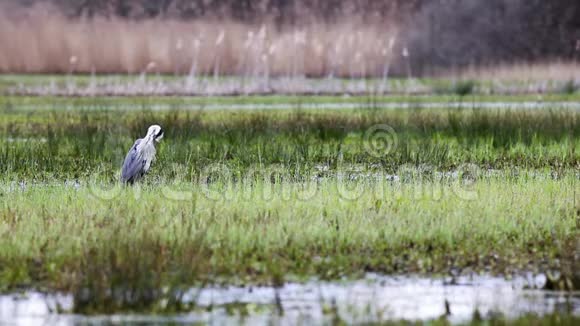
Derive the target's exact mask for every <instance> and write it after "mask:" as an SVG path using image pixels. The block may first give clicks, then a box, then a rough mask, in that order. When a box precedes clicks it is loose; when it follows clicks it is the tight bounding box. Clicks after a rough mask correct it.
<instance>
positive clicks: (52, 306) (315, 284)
mask: <svg viewBox="0 0 580 326" xmlns="http://www.w3.org/2000/svg"><path fill="white" fill-rule="evenodd" d="M545 280H546V278H545V276H543V275H538V276H533V275H531V274H530V275H528V276H527V277H517V278H515V279H512V280H505V279H503V278H498V277H490V276H470V277H459V278H457V279H455V280H451V279H450V278H446V279H430V278H421V277H415V276H400V277H386V276H379V275H373V274H369V275H367V276H366V277H365V278H364V279H360V280H354V281H333V282H320V281H310V282H307V283H288V284H286V285H284V286H282V287H280V288H273V287H266V286H258V287H237V286H229V287H206V288H202V289H191V290H190V291H188V292H187V293H186V294H185V296H184V297H183V301H184V302H194V303H195V304H196V306H197V308H196V309H194V311H192V312H189V313H185V314H179V315H172V316H152V315H123V314H119V315H111V316H81V315H73V314H66V313H65V314H59V315H57V314H55V313H53V312H52V311H55V310H56V307H57V305H59V306H60V307H61V308H62V309H64V310H65V311H66V310H68V311H70V310H71V309H72V301H73V300H72V297H71V296H69V295H63V294H58V295H55V294H48V295H45V294H41V293H39V292H26V293H24V294H12V295H3V296H0V320H3V321H4V322H6V323H8V324H12V325H30V324H41V323H43V324H59V325H72V324H78V323H97V324H98V323H105V322H153V323H164V322H188V323H190V322H207V323H212V324H228V323H239V322H247V323H249V324H259V325H263V324H271V323H274V324H284V325H294V324H321V323H329V322H330V321H331V320H332V319H333V318H336V317H339V318H340V319H342V320H343V321H345V322H348V323H360V322H369V321H381V320H383V321H384V320H402V319H405V320H414V321H421V320H431V319H436V318H439V317H441V316H443V315H445V314H446V311H447V310H446V306H447V307H448V312H449V313H450V314H449V315H448V317H447V318H448V319H449V320H450V321H451V322H454V323H456V322H463V321H468V320H470V319H471V318H472V317H473V313H474V312H475V311H476V310H477V311H479V313H480V314H481V315H482V316H483V317H484V318H485V317H486V316H487V317H489V316H491V315H495V314H502V315H504V316H506V317H508V318H515V317H518V316H521V315H523V314H526V313H535V314H538V315H543V314H549V313H554V312H566V313H572V314H574V315H580V292H572V293H570V292H567V293H566V292H553V291H544V290H540V288H542V287H543V285H544V284H545Z"/></svg>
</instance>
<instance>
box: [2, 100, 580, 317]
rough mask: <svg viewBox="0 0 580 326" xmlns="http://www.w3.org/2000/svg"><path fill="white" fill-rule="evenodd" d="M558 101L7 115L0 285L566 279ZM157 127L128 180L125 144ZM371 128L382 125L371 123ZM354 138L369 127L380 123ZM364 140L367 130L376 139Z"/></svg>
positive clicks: (569, 205)
mask: <svg viewBox="0 0 580 326" xmlns="http://www.w3.org/2000/svg"><path fill="white" fill-rule="evenodd" d="M578 119H579V115H578V113H577V111H574V110H566V109H560V110H546V111H545V110H477V109H473V110H471V109H469V110H468V109H465V110H463V109H448V110H432V109H422V108H419V107H418V108H416V109H410V110H381V109H378V108H376V107H373V105H372V102H369V103H367V104H365V105H361V108H359V109H357V110H349V111H333V110H311V111H308V110H303V109H300V108H296V109H294V110H281V111H259V110H256V111H247V112H240V111H215V112H204V111H188V110H177V109H176V110H169V111H153V110H145V109H144V110H138V111H123V110H118V111H116V110H111V109H110V108H107V107H105V106H104V107H103V110H82V109H79V110H63V109H58V108H56V107H55V108H54V109H49V110H33V111H27V110H20V109H18V108H13V107H4V109H3V112H2V116H1V120H0V138H1V139H2V140H1V142H2V145H1V147H0V171H1V173H2V177H1V180H0V205H1V207H2V208H1V209H0V290H9V289H16V288H22V287H23V288H30V287H34V288H40V289H45V290H51V291H52V290H62V291H65V292H68V293H73V296H74V309H75V312H79V313H112V312H115V311H154V312H175V311H183V310H188V309H191V308H192V307H190V306H183V305H182V304H181V302H180V295H182V293H183V290H184V289H185V288H189V287H190V286H192V285H196V284H197V285H203V284H206V283H227V284H249V283H268V284H273V285H279V284H282V283H283V282H285V281H287V280H300V279H304V278H308V277H312V276H315V277H318V278H321V279H338V278H342V277H351V276H357V275H361V273H364V272H369V271H373V272H381V273H447V272H449V271H450V270H451V269H453V270H466V271H492V272H497V273H505V274H510V273H512V272H517V271H521V270H529V269H532V270H534V271H538V272H543V271H547V270H550V271H551V270H555V271H558V273H559V275H561V276H559V277H558V279H554V280H553V282H552V281H551V283H549V284H551V286H553V287H554V288H556V289H567V290H569V289H576V288H578V286H579V285H578V284H579V281H578V274H577V271H578V270H579V269H578V268H577V259H576V258H575V257H577V252H578V213H577V211H578V207H580V206H578V203H579V202H580V201H579V200H578V195H577V194H580V189H578V173H577V170H578V167H579V155H578V153H579V151H580V143H579V139H580V123H579V122H580V121H579V120H578ZM152 123H158V124H160V125H162V126H163V127H164V129H165V130H166V137H165V139H164V140H163V142H162V143H161V144H160V146H159V149H158V160H157V161H156V162H155V164H154V166H153V169H152V170H151V172H150V173H149V174H148V175H147V177H146V178H145V180H144V182H143V183H141V184H139V185H138V186H137V187H126V188H123V187H120V186H119V184H118V182H117V178H118V171H119V166H120V164H121V162H122V160H123V158H124V156H125V153H126V151H127V150H128V148H129V147H130V146H131V144H132V143H133V141H134V139H135V138H137V137H139V136H142V135H143V133H144V132H145V131H146V129H147V127H148V126H149V125H150V124H152ZM385 126H388V128H387V127H385ZM369 131H377V132H378V134H376V135H375V134H374V133H370V132H369ZM375 136H376V137H377V138H374V137H375Z"/></svg>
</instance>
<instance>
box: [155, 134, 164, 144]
mask: <svg viewBox="0 0 580 326" xmlns="http://www.w3.org/2000/svg"><path fill="white" fill-rule="evenodd" d="M161 139H163V132H161V133H159V134H158V135H157V137H155V141H156V142H159V141H160V140H161Z"/></svg>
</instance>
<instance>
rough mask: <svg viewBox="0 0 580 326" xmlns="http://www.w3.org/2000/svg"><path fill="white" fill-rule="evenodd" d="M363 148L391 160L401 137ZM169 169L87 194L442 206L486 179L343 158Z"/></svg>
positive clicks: (95, 185)
mask: <svg viewBox="0 0 580 326" xmlns="http://www.w3.org/2000/svg"><path fill="white" fill-rule="evenodd" d="M361 146H362V147H363V148H364V150H365V152H366V153H367V154H368V155H370V156H372V157H374V158H381V159H385V160H388V159H389V155H392V154H393V153H395V152H396V151H397V147H398V136H397V133H396V132H395V130H394V129H393V128H392V127H390V126H388V125H385V124H380V125H374V126H372V127H370V128H368V129H367V130H366V132H365V133H364V136H363V142H362V144H361ZM159 168H160V167H159ZM167 168H168V169H170V171H166V172H169V173H168V174H169V175H171V176H172V179H171V181H170V182H163V181H162V182H158V183H155V182H153V183H151V182H149V185H148V186H141V185H140V184H136V185H134V186H124V185H121V184H119V183H116V184H113V185H111V184H110V182H109V183H107V182H100V181H99V180H102V178H98V177H95V178H92V179H91V181H90V182H89V191H90V194H91V195H92V196H93V197H95V198H98V199H100V200H114V199H116V198H119V197H120V196H121V195H125V194H126V193H127V192H130V193H132V195H133V196H134V197H135V198H140V197H141V196H142V195H143V192H144V189H143V188H145V187H149V186H151V187H156V188H157V190H158V192H159V196H161V197H163V198H165V199H167V200H172V201H191V200H195V199H196V198H199V197H200V196H201V197H203V198H205V199H207V200H210V201H216V202H219V201H223V202H232V201H236V200H242V201H248V202H251V201H265V202H268V201H273V200H283V201H309V200H312V199H315V198H323V197H329V196H337V198H338V199H340V200H342V201H357V200H360V199H362V198H365V197H368V196H372V198H373V199H386V198H387V197H395V198H411V199H413V200H424V199H428V200H435V201H439V200H442V199H444V198H452V197H455V198H457V199H460V200H476V199H477V198H478V193H477V188H476V183H477V180H478V179H479V178H481V176H482V172H481V170H480V168H479V167H478V166H477V165H474V164H464V165H461V166H459V167H458V168H457V169H455V170H453V171H442V172H439V171H437V169H436V168H435V167H432V166H429V165H425V164H423V165H419V166H417V165H413V164H404V165H401V166H400V167H399V168H398V169H397V170H396V171H394V172H391V173H388V172H387V171H386V170H385V169H384V168H382V166H381V165H370V164H366V165H365V164H345V163H344V162H342V159H339V162H337V164H336V166H334V167H333V168H331V167H330V166H329V165H317V166H310V167H304V168H302V169H300V170H298V171H297V169H296V167H294V166H293V167H290V166H285V165H283V164H270V165H263V164H254V165H250V166H249V167H247V168H244V169H233V168H232V167H230V166H228V165H227V164H224V163H214V164H209V165H207V166H204V167H203V168H202V169H201V170H199V172H198V173H196V174H195V176H194V177H187V175H188V173H187V172H188V171H189V169H191V167H188V166H185V165H181V164H177V163H174V164H172V165H171V166H169V167H167ZM189 175H191V173H190V174H189ZM184 180H189V181H187V182H186V181H184Z"/></svg>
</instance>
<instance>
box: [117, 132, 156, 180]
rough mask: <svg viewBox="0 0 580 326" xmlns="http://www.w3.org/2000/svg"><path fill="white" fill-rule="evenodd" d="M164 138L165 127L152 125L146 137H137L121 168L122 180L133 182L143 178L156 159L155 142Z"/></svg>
mask: <svg viewBox="0 0 580 326" xmlns="http://www.w3.org/2000/svg"><path fill="white" fill-rule="evenodd" d="M162 138H163V128H161V127H160V126H158V125H152V126H151V127H149V129H148V130H147V135H145V137H144V138H140V139H137V140H136V141H135V143H134V144H133V146H132V147H131V149H130V150H129V153H127V156H126V157H125V162H124V163H123V168H122V169H121V182H122V183H125V184H133V183H134V182H135V181H137V180H139V179H141V177H143V175H145V173H147V171H148V170H149V168H150V167H151V162H153V160H155V153H156V150H155V143H156V142H159V141H160V140H161V139H162Z"/></svg>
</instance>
